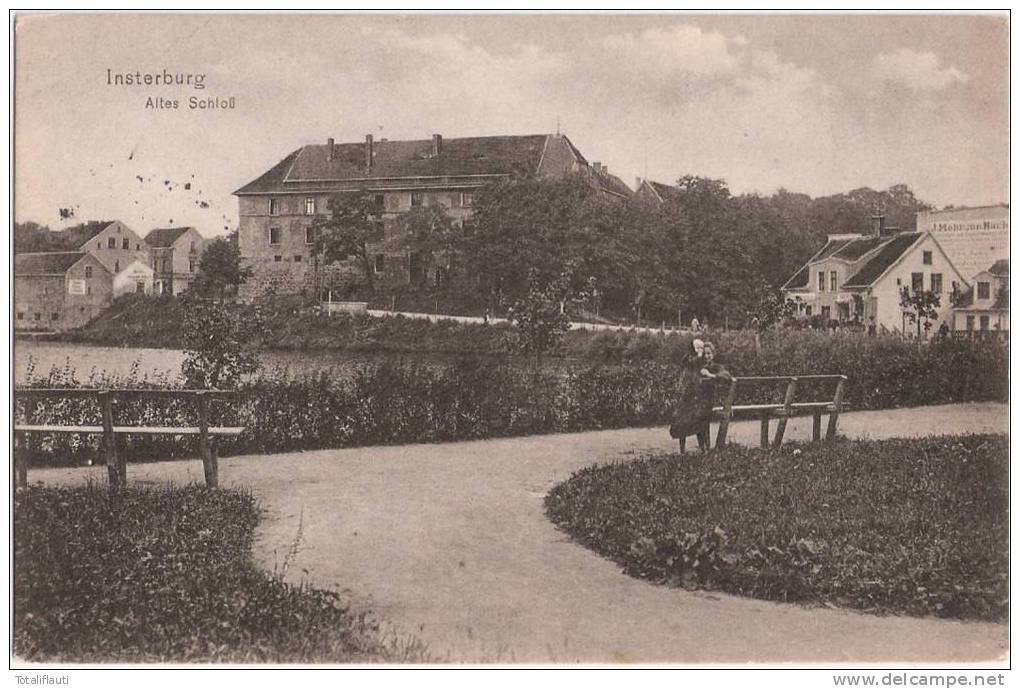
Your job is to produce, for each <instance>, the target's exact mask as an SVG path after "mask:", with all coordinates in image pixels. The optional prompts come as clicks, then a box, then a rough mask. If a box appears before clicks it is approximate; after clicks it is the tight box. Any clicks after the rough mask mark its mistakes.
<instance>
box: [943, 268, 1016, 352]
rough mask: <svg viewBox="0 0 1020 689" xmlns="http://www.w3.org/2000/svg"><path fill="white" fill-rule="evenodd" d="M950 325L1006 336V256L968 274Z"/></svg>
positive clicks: (1007, 291) (1007, 310)
mask: <svg viewBox="0 0 1020 689" xmlns="http://www.w3.org/2000/svg"><path fill="white" fill-rule="evenodd" d="M952 329H953V330H954V331H956V332H960V333H982V334H985V333H994V334H996V335H998V336H1000V337H1009V260H1008V259H1003V260H1000V261H996V262H995V263H994V264H992V266H991V267H990V268H988V270H983V271H981V272H980V273H978V274H977V275H975V276H974V277H973V278H971V287H970V289H969V290H967V291H966V292H963V293H961V294H960V297H959V299H958V300H957V303H956V306H955V307H954V308H953V323H952Z"/></svg>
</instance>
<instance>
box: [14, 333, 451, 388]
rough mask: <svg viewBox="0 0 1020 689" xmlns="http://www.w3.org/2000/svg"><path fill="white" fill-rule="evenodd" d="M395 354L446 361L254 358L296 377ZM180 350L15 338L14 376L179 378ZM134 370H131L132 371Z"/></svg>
mask: <svg viewBox="0 0 1020 689" xmlns="http://www.w3.org/2000/svg"><path fill="white" fill-rule="evenodd" d="M384 358H385V359H390V360H393V359H396V358H401V359H405V360H412V359H413V360H417V361H423V360H424V361H430V362H434V363H439V362H443V361H450V360H451V359H452V358H451V357H444V356H441V355H422V354H400V355H393V354H388V355H375V354H360V353H350V352H342V351H335V352H334V351H272V352H262V353H261V354H260V355H259V359H260V361H261V363H262V371H263V373H265V374H267V375H273V376H277V375H290V376H300V375H303V374H307V373H314V372H317V371H323V370H331V371H333V372H334V373H336V374H337V375H344V373H350V372H351V371H353V369H354V368H355V366H357V365H358V364H361V363H366V362H373V361H381V360H383V359H384ZM183 362H184V352H183V351H181V350H178V349H147V348H144V347H102V346H93V345H84V344H68V343H63V342H30V341H25V340H17V341H16V342H15V346H14V380H15V382H17V383H24V382H26V380H27V377H28V374H29V371H30V370H31V371H32V375H33V376H34V377H35V378H40V377H41V378H44V379H45V378H46V377H47V376H48V375H49V374H50V371H51V370H52V369H57V370H61V371H62V370H65V369H67V370H69V371H73V373H74V377H75V379H76V380H77V381H78V382H79V383H82V384H87V383H88V382H89V380H90V378H91V379H97V380H98V379H101V378H103V377H105V376H108V375H116V376H132V377H133V378H134V379H136V380H142V379H148V380H150V381H152V380H161V379H163V380H168V381H179V380H180V374H181V364H182V363H183ZM133 371H134V373H132V372H133Z"/></svg>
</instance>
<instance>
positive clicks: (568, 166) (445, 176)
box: [234, 134, 631, 295]
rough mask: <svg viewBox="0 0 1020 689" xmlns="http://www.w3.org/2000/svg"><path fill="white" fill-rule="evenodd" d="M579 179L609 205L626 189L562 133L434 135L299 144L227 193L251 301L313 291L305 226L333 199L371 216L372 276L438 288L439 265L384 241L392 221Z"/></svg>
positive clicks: (466, 210) (462, 211)
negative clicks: (488, 191)
mask: <svg viewBox="0 0 1020 689" xmlns="http://www.w3.org/2000/svg"><path fill="white" fill-rule="evenodd" d="M570 174H578V175H581V176H582V177H584V178H585V179H587V180H589V182H590V183H591V184H593V185H594V186H595V187H596V188H597V189H599V190H600V191H602V192H603V193H605V194H606V195H607V196H609V197H612V198H627V197H629V196H630V193H631V192H630V189H629V188H628V187H627V185H626V184H624V183H623V182H622V181H621V180H620V179H619V178H618V177H615V176H614V175H611V174H610V173H609V171H608V169H606V168H604V167H603V166H601V165H598V166H596V165H594V164H589V162H588V160H587V159H586V158H585V157H584V156H583V155H582V154H581V152H580V151H578V150H577V148H576V147H575V146H574V144H573V143H571V141H570V139H568V138H567V137H566V136H563V135H560V134H536V135H525V136H483V137H465V138H450V139H446V138H444V137H442V136H441V135H439V134H436V135H434V136H433V137H432V138H431V139H423V140H414V141H389V140H386V139H381V140H375V139H374V138H373V136H372V135H371V134H369V135H367V136H366V137H365V140H364V142H359V143H336V142H335V141H334V140H333V139H329V140H328V141H327V142H326V143H325V144H324V145H323V144H315V145H307V146H302V147H301V148H299V149H297V150H295V151H293V152H291V153H290V154H289V155H287V156H286V157H285V158H284V159H283V160H281V161H280V162H279V163H277V164H276V165H274V166H273V167H272V168H270V169H269V170H268V171H266V172H265V173H263V174H262V175H260V176H259V177H257V178H256V179H254V180H252V181H251V182H249V183H248V184H246V185H244V186H243V187H241V188H240V189H238V190H237V191H235V192H234V194H235V195H236V196H237V198H238V215H239V227H238V246H239V249H240V253H241V260H242V262H243V264H244V265H246V266H248V267H250V268H251V269H252V277H251V278H249V279H248V281H247V282H246V283H245V285H244V286H243V290H242V293H244V292H247V293H248V294H249V295H250V294H252V293H255V292H257V291H258V290H260V289H262V288H264V287H265V286H266V285H267V284H272V285H274V287H275V289H276V290H277V291H279V292H290V293H294V292H304V291H309V290H310V291H312V292H315V291H316V290H317V289H318V286H317V285H316V277H317V276H316V274H315V267H314V261H313V256H312V241H313V238H312V234H311V226H312V223H313V222H314V220H315V218H316V217H317V216H319V215H322V214H326V213H328V212H329V208H328V203H329V199H330V197H331V196H333V195H335V194H338V193H343V192H360V191H366V192H368V193H370V194H372V195H373V196H374V199H375V202H376V204H377V207H378V209H379V213H378V217H379V219H380V235H381V236H380V242H379V244H377V245H373V247H372V252H373V257H374V261H373V270H374V272H376V273H379V274H380V275H379V277H380V278H384V279H388V280H393V281H398V282H402V283H405V284H406V283H408V282H411V283H414V282H418V281H423V280H439V279H440V274H441V271H442V266H441V265H440V264H439V262H438V261H432V260H431V258H430V257H424V256H421V255H418V254H415V253H412V252H409V250H407V249H406V248H400V247H401V246H402V243H401V242H389V241H383V239H384V238H385V237H386V236H387V235H388V233H390V232H391V228H393V227H394V226H395V222H394V221H395V220H396V219H397V218H398V217H399V215H400V214H402V213H406V212H408V211H410V210H411V209H413V208H417V207H422V206H431V205H441V206H443V207H444V209H445V210H446V212H447V213H448V214H449V215H450V216H451V217H452V218H453V219H454V222H459V223H463V222H464V221H465V220H468V219H469V218H470V217H471V214H472V204H473V202H474V194H475V193H476V192H477V191H478V190H479V189H481V188H482V187H484V186H486V185H489V184H493V183H497V182H500V181H502V180H511V179H535V178H561V177H564V176H566V175H570Z"/></svg>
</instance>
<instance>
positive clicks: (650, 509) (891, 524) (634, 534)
mask: <svg viewBox="0 0 1020 689" xmlns="http://www.w3.org/2000/svg"><path fill="white" fill-rule="evenodd" d="M1008 469H1009V438H1008V437H1007V436H1001V435H973V436H962V437H937V438H936V437H932V438H926V439H920V440H905V439H902V440H901V439H897V440H883V441H853V442H851V441H842V442H838V443H835V444H814V445H790V446H785V447H784V448H782V449H781V450H767V451H766V450H752V449H744V448H739V447H736V446H727V447H725V448H722V449H717V450H713V451H711V452H708V453H705V454H703V455H702V454H698V455H693V456H684V457H683V458H682V459H680V458H678V457H677V456H669V455H667V456H656V457H647V458H644V459H639V460H636V461H632V462H626V463H621V464H613V465H608V466H594V467H590V468H587V469H583V470H581V471H579V472H577V473H576V474H574V476H572V477H571V478H570V479H569V480H567V481H566V482H564V483H562V484H560V485H558V486H556V487H555V488H554V489H553V490H552V491H551V492H550V493H549V495H548V496H547V498H546V511H547V514H548V515H549V518H550V519H551V520H552V521H553V522H554V523H555V524H557V525H558V526H559V527H560V528H561V529H563V530H564V531H566V532H567V533H568V534H569V535H570V536H571V537H572V538H574V539H575V540H577V541H578V542H579V543H581V544H582V545H584V546H586V547H588V548H591V549H593V550H595V551H596V552H598V553H600V554H602V555H604V556H606V557H609V558H611V559H612V560H614V561H616V562H618V563H619V564H620V565H622V566H623V568H624V571H625V572H627V573H628V574H631V575H633V576H636V577H640V578H644V579H650V580H653V581H656V582H660V583H663V584H667V585H671V586H682V587H685V588H704V589H711V590H719V591H727V592H730V593H735V594H739V595H745V596H751V597H755V598H764V599H768V600H778V601H790V602H799V603H807V604H826V605H835V606H840V607H848V608H856V609H861V610H866V611H869V612H876V613H902V614H908V615H934V616H937V617H953V618H959V619H978V620H989V621H995V622H1005V621H1006V619H1007V616H1008V610H1009V609H1008V605H1009V580H1008V574H1009V517H1008V507H1009V478H1008Z"/></svg>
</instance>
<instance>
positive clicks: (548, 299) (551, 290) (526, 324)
mask: <svg viewBox="0 0 1020 689" xmlns="http://www.w3.org/2000/svg"><path fill="white" fill-rule="evenodd" d="M568 283H569V277H568V276H567V275H565V274H564V275H562V276H560V278H559V279H557V280H554V281H550V282H544V281H542V279H541V278H540V276H539V274H538V271H532V272H531V274H530V275H529V276H528V292H527V294H526V295H525V296H524V297H522V298H521V299H518V300H516V301H515V302H514V304H513V305H512V306H511V307H510V310H509V312H508V318H509V320H510V322H511V323H513V324H514V325H515V326H516V328H517V331H516V333H515V334H516V337H515V339H514V341H513V346H514V347H515V348H516V349H517V350H518V351H520V352H521V353H522V354H533V355H535V357H536V358H541V356H542V355H543V354H545V353H546V352H548V351H550V350H551V349H553V348H554V347H556V346H557V345H558V344H559V342H560V340H561V339H562V337H563V335H564V334H565V333H566V332H567V331H568V330H570V318H569V317H568V316H567V314H566V309H565V306H564V302H565V300H566V299H567V298H570V297H572V296H575V295H573V294H571V293H570V290H569V287H568ZM578 296H579V295H578Z"/></svg>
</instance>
